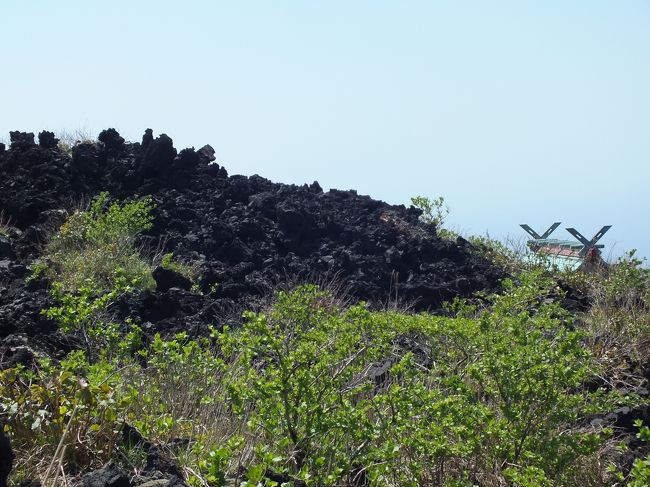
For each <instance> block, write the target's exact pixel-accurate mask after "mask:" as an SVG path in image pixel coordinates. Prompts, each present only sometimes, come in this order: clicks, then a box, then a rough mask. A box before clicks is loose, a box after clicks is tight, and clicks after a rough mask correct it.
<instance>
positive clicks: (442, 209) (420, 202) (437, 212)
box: [411, 196, 449, 229]
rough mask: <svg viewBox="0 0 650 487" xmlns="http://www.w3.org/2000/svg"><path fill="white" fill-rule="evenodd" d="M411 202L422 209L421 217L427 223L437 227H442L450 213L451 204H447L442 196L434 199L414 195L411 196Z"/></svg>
mask: <svg viewBox="0 0 650 487" xmlns="http://www.w3.org/2000/svg"><path fill="white" fill-rule="evenodd" d="M411 203H412V204H413V206H415V207H416V208H419V209H420V210H422V215H420V219H421V220H422V221H423V222H425V223H430V224H431V225H433V226H435V227H436V228H437V229H439V228H440V227H442V225H443V223H444V222H445V219H446V218H447V215H449V206H447V205H446V204H445V199H444V198H443V197H442V196H438V197H437V198H434V199H431V198H427V197H426V196H414V197H412V198H411Z"/></svg>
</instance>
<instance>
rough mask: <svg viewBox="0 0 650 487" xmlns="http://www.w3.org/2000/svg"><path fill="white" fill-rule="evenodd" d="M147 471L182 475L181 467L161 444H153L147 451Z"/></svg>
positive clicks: (176, 475) (145, 469)
mask: <svg viewBox="0 0 650 487" xmlns="http://www.w3.org/2000/svg"><path fill="white" fill-rule="evenodd" d="M144 471H145V472H160V473H162V474H167V475H172V476H175V477H182V476H183V474H182V472H181V469H180V467H179V466H178V465H177V464H176V463H175V462H174V461H173V460H172V459H171V458H170V457H169V455H167V454H166V453H165V452H164V451H163V449H162V448H161V447H159V446H152V447H151V448H149V451H148V452H147V463H146V466H145V468H144Z"/></svg>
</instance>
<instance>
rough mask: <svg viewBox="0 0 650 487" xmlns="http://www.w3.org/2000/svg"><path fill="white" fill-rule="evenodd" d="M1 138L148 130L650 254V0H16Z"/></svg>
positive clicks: (283, 169) (6, 14)
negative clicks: (557, 224) (393, 0)
mask: <svg viewBox="0 0 650 487" xmlns="http://www.w3.org/2000/svg"><path fill="white" fill-rule="evenodd" d="M0 14H2V18H3V24H4V25H3V29H2V31H0V41H2V45H3V46H4V50H3V68H4V73H5V76H2V77H0V88H1V92H2V93H3V94H4V95H5V96H4V98H3V102H2V112H1V113H2V116H1V117H0V138H3V139H5V140H6V141H8V139H9V135H8V133H9V131H10V130H21V131H32V132H35V133H37V132H38V131H40V130H43V129H47V130H52V131H54V132H60V131H61V130H68V131H74V130H76V129H79V128H80V129H84V130H86V131H88V132H90V133H91V134H92V135H93V136H97V134H98V133H99V131H101V130H102V129H104V128H108V127H115V128H116V129H117V130H118V131H119V132H120V133H121V134H122V135H123V136H124V137H125V138H126V139H128V140H131V141H139V140H140V138H141V136H142V133H143V132H144V130H145V129H146V128H148V127H150V128H152V129H153V130H154V132H155V133H156V134H160V133H166V134H168V135H169V136H170V137H172V139H174V143H175V146H176V147H177V148H178V149H180V148H183V147H187V146H195V147H197V148H198V147H200V146H202V145H204V144H210V145H212V146H213V147H214V148H215V150H216V152H217V162H219V163H220V164H223V165H224V166H225V167H226V169H227V170H228V172H229V173H230V174H245V175H252V174H260V175H261V176H263V177H266V178H268V179H271V180H273V181H277V182H284V183H295V184H303V183H311V182H312V181H314V180H317V181H319V183H320V184H321V186H322V187H323V188H324V189H325V190H327V189H329V188H338V189H355V190H357V191H358V192H359V193H360V194H368V195H370V196H372V197H374V198H377V199H381V200H384V201H387V202H389V203H392V204H405V205H407V204H409V198H410V197H411V196H414V195H424V196H429V197H436V196H439V195H441V196H444V197H445V199H446V201H447V203H448V204H449V206H450V208H451V213H450V215H449V217H448V223H447V226H448V227H449V228H451V229H455V230H460V231H461V232H463V233H465V234H469V233H473V234H485V232H486V231H487V232H489V233H490V235H491V236H493V237H502V236H505V235H511V236H512V237H513V238H522V239H523V238H525V236H526V234H525V233H524V232H523V230H521V229H520V228H519V226H518V225H519V224H520V223H528V224H529V225H531V226H532V227H533V228H534V229H536V230H540V231H541V230H543V229H545V228H546V227H548V226H549V225H550V224H551V223H552V222H554V221H561V222H562V226H561V229H558V230H557V231H556V233H555V234H554V235H553V236H554V237H557V238H568V237H569V235H568V233H567V232H565V231H564V230H563V229H564V227H576V228H577V229H578V230H579V231H580V232H581V233H583V234H584V235H585V236H587V237H591V236H592V235H593V234H594V233H595V232H596V231H597V230H598V229H600V227H601V226H603V225H613V228H612V229H611V230H610V232H609V233H608V234H607V235H606V237H605V238H604V239H603V241H602V243H604V244H605V245H606V248H605V251H604V253H605V256H608V255H610V254H611V255H613V256H616V255H620V254H622V253H623V252H625V251H626V250H628V249H631V248H636V249H638V251H639V252H638V253H639V254H640V255H642V256H648V257H650V228H649V226H648V224H647V223H646V222H647V217H646V215H645V211H644V210H646V211H647V209H648V208H650V196H649V195H648V190H647V186H648V182H649V180H650V168H649V163H650V137H649V136H648V134H649V133H650V131H649V129H650V90H648V86H650V2H648V1H642V0H639V1H630V2H625V3H623V2H619V3H614V2H604V1H587V0H584V1H575V2H571V3H568V2H560V1H550V2H544V3H543V4H541V3H539V2H532V1H531V2H526V1H500V2H491V3H490V4H489V5H488V4H487V3H481V2H451V1H447V2H436V4H435V5H431V4H429V2H415V1H414V2H402V3H399V4H389V3H388V2H359V3H355V4H354V5H352V4H350V3H349V2H328V3H327V4H325V3H322V4H321V3H309V4H301V3H298V2H277V3H273V4H272V5H271V4H270V3H264V2H238V3H236V4H227V3H225V2H207V1H205V2H203V1H189V2H184V3H182V4H176V3H174V2H151V1H142V2H138V3H137V4H135V5H133V4H132V3H130V2H126V1H123V0H119V1H115V2H112V3H111V5H110V9H107V8H106V6H103V5H102V4H94V3H85V2H81V1H67V2H56V3H47V2H45V1H33V2H20V1H17V0H9V1H7V2H3V5H2V6H1V7H0Z"/></svg>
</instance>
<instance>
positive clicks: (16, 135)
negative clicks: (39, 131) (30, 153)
mask: <svg viewBox="0 0 650 487" xmlns="http://www.w3.org/2000/svg"><path fill="white" fill-rule="evenodd" d="M9 140H11V148H12V149H29V148H30V147H33V146H34V145H36V144H34V133H33V132H19V131H15V132H9Z"/></svg>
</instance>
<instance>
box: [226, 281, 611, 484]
mask: <svg viewBox="0 0 650 487" xmlns="http://www.w3.org/2000/svg"><path fill="white" fill-rule="evenodd" d="M548 285H549V283H548V282H547V281H545V280H543V279H541V278H540V276H539V275H537V274H536V275H531V276H529V277H528V278H527V279H526V280H524V281H523V282H522V283H521V285H520V286H514V285H513V284H510V287H509V291H508V292H507V293H506V294H505V295H504V296H502V297H495V298H494V299H495V305H494V307H493V308H492V309H490V310H486V311H482V312H476V311H475V310H473V309H472V308H469V307H467V306H463V305H458V307H459V310H460V313H459V314H458V316H457V317H455V318H443V317H435V316H431V315H426V314H420V315H408V314H403V313H371V312H370V311H368V310H367V309H365V307H364V306H363V305H360V306H355V307H352V308H350V309H349V310H339V309H336V308H334V309H332V308H330V307H329V306H328V304H327V303H328V302H329V300H328V298H327V296H326V295H324V294H323V293H322V292H320V291H318V290H317V289H315V288H312V287H302V288H299V289H298V290H297V291H296V292H294V293H281V294H280V295H279V296H278V301H277V303H276V305H275V306H274V307H273V309H272V310H270V311H269V312H268V313H261V314H248V315H247V322H246V324H245V325H244V327H243V328H242V330H239V331H235V332H232V333H230V332H227V333H223V334H222V335H221V337H220V340H221V345H222V347H223V350H224V354H225V357H228V356H230V357H233V358H232V360H233V362H232V366H233V368H232V369H231V371H230V372H231V374H234V375H233V376H230V378H229V379H228V383H227V387H228V391H229V396H230V399H231V401H232V404H233V407H234V409H235V412H237V413H239V414H247V415H248V417H249V418H250V419H249V424H250V425H252V426H253V427H254V428H255V429H257V430H259V431H261V432H262V434H263V438H262V439H261V440H262V444H261V445H260V446H258V448H257V450H256V451H257V452H258V457H257V461H258V462H262V464H263V468H261V471H264V469H265V468H275V469H281V470H284V471H286V472H288V473H290V474H292V475H295V476H296V477H298V478H302V479H304V480H311V481H313V482H315V483H316V484H319V485H335V484H337V482H339V481H340V480H342V479H346V478H347V479H348V482H355V481H357V480H359V478H360V477H364V478H367V479H369V480H370V481H371V483H373V484H388V485H431V484H440V485H442V484H444V483H445V482H451V481H452V480H463V479H464V480H466V481H468V482H469V481H473V482H478V483H481V484H484V483H489V482H490V481H494V476H495V475H497V476H500V477H501V478H502V479H505V478H509V479H510V480H511V481H513V482H516V483H519V484H520V485H565V484H564V483H563V482H564V481H565V480H566V479H568V478H569V477H570V476H571V475H573V474H574V473H575V469H578V468H579V463H578V462H577V460H578V459H579V458H580V457H583V456H585V455H589V454H591V453H593V452H594V451H595V450H596V449H597V447H598V445H599V438H598V435H595V434H590V433H580V432H578V431H577V430H576V431H571V430H566V429H565V427H566V425H567V424H574V423H575V422H576V421H577V420H578V419H579V418H581V417H583V416H584V415H586V414H587V413H588V412H589V411H590V410H591V407H596V406H597V405H601V406H602V404H599V400H598V397H597V396H595V395H591V394H589V393H587V392H583V391H581V390H580V387H579V386H580V384H581V383H582V382H583V381H584V380H585V379H586V378H587V377H589V375H590V373H591V370H592V369H591V366H592V364H591V361H590V356H589V353H588V351H587V350H586V349H585V348H584V347H583V346H582V343H581V338H582V336H581V334H580V333H577V332H575V331H571V330H570V329H569V327H568V325H569V324H570V323H569V321H568V320H569V318H568V316H567V315H566V313H564V312H563V311H562V310H561V309H560V308H559V307H558V306H556V305H552V304H541V305H540V304H539V298H540V296H543V295H544V294H545V293H548V292H549V291H550V290H549V289H548ZM374 370H383V372H381V374H379V375H374V374H373V373H372V371H374ZM587 404H590V407H587ZM424 425H426V427H425V426H424ZM253 480H255V479H253ZM526 482H528V483H526Z"/></svg>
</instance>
